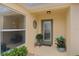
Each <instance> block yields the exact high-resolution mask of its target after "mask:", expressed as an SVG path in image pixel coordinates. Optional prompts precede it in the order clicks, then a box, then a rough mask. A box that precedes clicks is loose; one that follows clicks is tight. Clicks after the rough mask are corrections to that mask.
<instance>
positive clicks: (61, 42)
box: [56, 36, 65, 48]
mask: <svg viewBox="0 0 79 59" xmlns="http://www.w3.org/2000/svg"><path fill="white" fill-rule="evenodd" d="M56 41H57V43H56V45H57V48H65V38H64V37H63V36H58V37H57V38H56Z"/></svg>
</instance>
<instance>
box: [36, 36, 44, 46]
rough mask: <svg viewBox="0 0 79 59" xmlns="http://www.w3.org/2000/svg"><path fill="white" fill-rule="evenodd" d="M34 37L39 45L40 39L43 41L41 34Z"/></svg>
mask: <svg viewBox="0 0 79 59" xmlns="http://www.w3.org/2000/svg"><path fill="white" fill-rule="evenodd" d="M36 39H37V45H41V44H42V41H43V35H42V34H37V35H36Z"/></svg>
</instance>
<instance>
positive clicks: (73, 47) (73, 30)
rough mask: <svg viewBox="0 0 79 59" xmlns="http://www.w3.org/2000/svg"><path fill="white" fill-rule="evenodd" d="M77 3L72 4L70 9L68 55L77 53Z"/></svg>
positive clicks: (78, 10)
mask: <svg viewBox="0 0 79 59" xmlns="http://www.w3.org/2000/svg"><path fill="white" fill-rule="evenodd" d="M78 15H79V4H72V5H71V9H70V41H69V52H68V54H69V55H79V47H78V45H79V26H78V25H79V16H78Z"/></svg>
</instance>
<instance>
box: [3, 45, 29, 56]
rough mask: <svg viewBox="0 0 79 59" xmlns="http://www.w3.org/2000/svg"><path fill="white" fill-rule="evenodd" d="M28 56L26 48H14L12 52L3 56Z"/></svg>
mask: <svg viewBox="0 0 79 59" xmlns="http://www.w3.org/2000/svg"><path fill="white" fill-rule="evenodd" d="M27 54H28V51H27V48H26V47H25V46H22V47H20V48H14V49H13V50H12V51H10V52H5V53H2V56H26V55H27Z"/></svg>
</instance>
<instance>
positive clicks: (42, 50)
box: [34, 46, 66, 56]
mask: <svg viewBox="0 0 79 59" xmlns="http://www.w3.org/2000/svg"><path fill="white" fill-rule="evenodd" d="M34 55H35V56H66V52H59V51H58V50H57V48H55V47H52V46H51V47H50V46H41V47H39V46H36V47H35V49H34Z"/></svg>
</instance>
